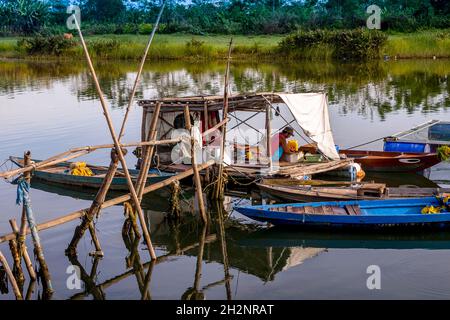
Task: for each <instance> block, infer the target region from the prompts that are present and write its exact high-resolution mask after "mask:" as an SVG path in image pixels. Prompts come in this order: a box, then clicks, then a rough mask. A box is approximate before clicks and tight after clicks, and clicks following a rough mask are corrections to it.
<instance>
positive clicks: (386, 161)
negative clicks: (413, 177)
mask: <svg viewBox="0 0 450 320" xmlns="http://www.w3.org/2000/svg"><path fill="white" fill-rule="evenodd" d="M339 153H340V154H341V155H342V154H343V155H345V156H346V157H347V158H351V159H353V160H354V161H355V162H357V163H359V164H361V165H362V167H363V170H364V171H378V172H417V171H422V170H425V169H427V168H430V167H432V166H434V165H436V164H438V163H439V162H441V160H440V159H439V157H438V155H437V154H436V153H403V152H386V151H363V150H341V151H339Z"/></svg>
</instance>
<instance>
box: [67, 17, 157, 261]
mask: <svg viewBox="0 0 450 320" xmlns="http://www.w3.org/2000/svg"><path fill="white" fill-rule="evenodd" d="M75 25H76V27H77V29H78V34H79V36H80V40H81V43H82V46H83V50H84V53H85V55H86V60H87V62H88V66H89V69H90V72H91V74H92V77H93V79H94V83H95V87H96V90H97V92H98V94H99V99H100V102H101V106H102V109H103V114H104V116H105V119H106V122H107V125H108V128H109V131H110V134H111V137H112V139H113V141H114V145H115V148H116V152H117V155H118V157H119V161H120V162H121V164H122V169H123V171H124V173H125V177H126V180H127V184H128V188H129V190H130V193H131V196H132V200H133V202H134V205H135V208H136V210H137V212H138V216H139V220H140V222H141V228H142V232H143V234H144V239H145V243H146V244H147V248H148V250H149V253H150V257H151V258H152V259H156V254H155V250H154V248H153V244H152V242H151V239H150V235H149V233H148V228H147V225H146V223H145V217H144V214H143V212H142V208H141V205H140V202H139V199H138V196H137V194H136V190H135V188H134V185H133V181H132V180H131V176H130V172H129V171H128V166H127V163H126V160H125V157H124V154H123V151H122V149H121V148H120V142H119V140H118V138H117V136H116V133H115V130H114V127H113V123H112V120H111V116H110V113H109V109H108V107H107V105H106V101H105V98H104V95H103V92H102V89H101V88H100V83H99V81H98V78H97V74H96V72H95V69H94V66H93V64H92V60H91V57H90V55H89V51H88V48H87V46H86V42H85V41H84V37H83V33H82V32H81V29H80V26H79V24H78V20H77V19H76V18H75Z"/></svg>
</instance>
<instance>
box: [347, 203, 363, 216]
mask: <svg viewBox="0 0 450 320" xmlns="http://www.w3.org/2000/svg"><path fill="white" fill-rule="evenodd" d="M345 210H347V214H348V215H349V216H359V215H361V208H360V207H359V206H358V205H356V206H349V205H347V206H345Z"/></svg>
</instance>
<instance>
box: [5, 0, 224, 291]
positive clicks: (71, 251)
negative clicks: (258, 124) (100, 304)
mask: <svg viewBox="0 0 450 320" xmlns="http://www.w3.org/2000/svg"><path fill="white" fill-rule="evenodd" d="M165 4H166V2H165V1H164V2H163V5H162V7H161V11H160V13H159V15H158V19H157V22H156V24H155V27H154V29H153V32H152V34H151V36H150V39H149V41H148V44H147V47H146V49H145V53H144V56H143V57H142V60H141V63H140V66H139V70H138V74H137V76H136V80H135V82H134V86H133V90H132V93H131V95H130V99H129V102H128V106H127V109H126V113H125V116H124V119H123V122H122V127H121V130H120V133H119V135H118V136H117V135H116V132H115V129H114V127H113V124H112V120H111V116H110V113H109V109H108V107H107V103H106V101H105V98H104V94H103V92H102V89H101V87H100V84H99V81H98V77H97V74H96V72H95V69H94V66H93V63H92V60H91V57H90V54H89V51H88V48H87V45H86V42H85V40H84V37H83V34H82V32H81V29H80V25H79V23H78V20H77V18H76V17H75V19H74V21H75V25H76V28H77V31H78V33H79V36H80V40H81V44H82V47H83V51H84V53H85V56H86V60H87V63H88V67H89V70H90V72H91V75H92V77H93V79H94V84H95V88H96V91H97V93H98V95H99V99H100V103H101V106H102V110H103V114H104V116H105V119H106V122H107V125H108V129H109V131H110V134H111V137H112V140H113V144H112V145H103V146H96V147H85V148H78V149H74V150H69V151H67V152H65V153H62V154H59V155H56V156H54V157H51V158H49V159H47V160H45V161H43V162H42V163H38V164H34V163H32V162H31V156H30V153H27V154H25V157H24V166H23V168H22V169H18V170H15V171H11V172H8V173H6V174H2V175H0V177H11V176H14V175H16V174H24V178H25V179H26V180H27V182H28V183H29V182H30V178H31V174H30V171H31V170H33V169H37V168H44V167H48V166H51V165H54V164H56V163H60V162H63V161H68V160H70V159H74V158H77V157H80V156H83V155H86V154H88V153H90V152H92V151H93V150H96V149H100V148H108V147H113V149H112V150H111V163H110V165H109V169H108V172H107V174H106V176H105V178H104V180H103V183H102V186H101V187H100V189H99V191H98V193H97V195H96V197H95V199H94V201H93V203H92V205H91V206H90V208H89V209H87V210H80V211H78V212H75V213H73V214H71V215H68V216H66V217H62V218H59V219H55V220H54V221H50V222H48V223H45V224H43V225H35V224H34V222H33V225H31V223H30V221H28V222H29V224H30V228H29V229H27V227H26V220H27V216H26V214H25V209H24V210H23V214H22V219H21V226H20V229H19V228H18V226H17V223H16V222H15V221H14V220H11V221H10V224H11V227H12V229H13V233H12V234H9V235H5V236H2V237H0V243H1V242H3V241H10V248H11V252H12V254H13V259H14V269H13V270H11V269H10V268H9V266H8V263H7V261H6V259H5V258H4V256H3V254H2V253H1V252H0V263H1V264H2V265H3V266H4V268H5V271H6V273H7V276H8V278H9V280H10V282H11V283H12V285H13V290H14V293H15V295H16V298H17V299H22V298H23V297H22V293H21V288H20V287H21V286H23V282H24V276H23V271H22V269H21V263H20V262H21V258H22V257H23V259H24V261H25V264H26V267H27V269H28V272H29V275H30V279H31V280H32V283H34V281H35V280H36V279H37V276H36V273H35V272H34V269H33V266H32V263H31V259H30V257H29V255H28V252H27V250H26V247H25V244H24V241H25V238H26V235H27V233H31V234H32V235H33V242H34V246H35V251H36V253H37V256H38V259H39V263H40V266H41V273H42V277H43V279H44V281H45V284H46V286H45V287H46V294H47V295H48V296H51V294H52V293H53V289H52V286H51V280H50V274H49V271H48V267H47V264H46V262H45V259H44V255H43V250H42V247H41V246H40V243H39V241H36V238H37V240H39V238H38V236H37V231H38V230H43V229H45V228H51V227H54V226H57V225H60V224H63V223H66V222H68V221H72V220H74V219H76V218H77V217H82V222H81V224H80V225H79V226H78V227H77V228H76V229H75V232H74V236H73V238H72V240H71V242H70V244H69V246H68V248H67V249H66V254H67V255H68V256H69V257H75V256H76V254H77V251H76V248H77V245H78V243H79V241H80V240H81V238H82V237H83V235H84V234H85V232H86V230H88V229H89V232H90V234H91V237H92V240H93V243H94V245H95V250H96V251H95V253H94V255H95V256H103V251H102V249H101V246H100V242H99V240H98V238H97V235H96V232H95V227H94V224H93V220H94V218H95V217H96V216H98V215H99V213H100V211H101V209H102V208H106V207H108V206H111V205H114V204H120V203H124V202H126V201H128V200H131V201H132V203H131V206H132V211H133V213H132V214H131V215H130V218H129V219H132V220H134V221H133V223H132V225H133V226H134V228H133V229H134V233H135V235H136V237H140V233H139V231H138V230H137V227H136V226H137V224H136V221H135V215H134V212H135V213H137V217H138V218H139V221H140V225H141V229H142V233H143V236H144V240H145V243H146V245H147V248H148V250H149V254H150V257H151V260H156V259H157V257H156V254H155V250H154V248H153V244H152V241H151V239H150V234H149V230H148V227H147V224H146V220H145V217H144V214H143V211H142V208H141V202H142V198H143V195H144V194H145V193H148V192H150V191H153V190H156V189H158V188H161V187H164V186H166V185H168V183H169V180H170V181H171V182H170V183H172V182H175V181H178V180H180V179H182V178H184V177H187V176H189V175H192V174H193V175H194V182H195V186H196V193H197V197H198V202H199V209H200V213H201V217H202V220H203V223H204V224H206V223H207V222H208V216H207V213H206V210H205V205H204V200H203V190H202V186H201V179H200V171H201V170H202V169H206V168H208V167H210V166H211V165H212V164H213V162H212V161H209V162H207V163H206V164H202V165H197V159H196V148H197V141H196V140H195V138H194V132H193V128H192V124H191V123H190V116H189V114H190V111H189V106H188V105H186V106H185V109H184V115H185V119H186V129H187V130H188V131H190V134H191V139H190V140H191V157H192V170H191V173H189V171H187V172H185V173H182V174H179V175H177V176H176V177H175V178H174V179H168V180H167V182H162V183H159V184H156V185H152V186H150V187H146V182H147V178H148V172H149V169H150V166H151V159H152V157H153V153H154V149H155V146H156V145H158V144H173V143H178V142H181V141H180V140H166V141H156V138H157V124H158V120H159V115H160V111H161V104H157V105H156V107H155V110H154V112H153V118H152V121H151V125H150V130H149V132H148V136H147V141H144V142H141V143H139V144H138V145H141V146H142V147H143V158H142V163H141V168H140V172H139V175H138V177H137V181H136V184H135V185H134V184H133V181H132V178H131V175H130V173H129V170H128V167H127V163H126V160H125V154H126V150H125V149H123V148H124V147H128V146H131V145H135V144H129V145H122V144H121V142H120V139H121V138H122V136H123V134H124V132H125V125H126V122H127V119H128V115H129V112H130V110H131V107H132V105H133V102H134V98H135V95H136V91H137V86H138V84H139V82H140V78H141V75H142V72H143V68H144V64H145V61H146V59H147V56H148V52H149V50H150V47H151V44H152V41H153V38H154V35H155V33H156V30H157V28H158V25H159V21H160V19H161V16H162V13H163V11H164V7H165ZM231 44H232V43H230V51H229V55H228V65H227V75H226V81H225V82H226V84H225V87H226V89H225V103H224V120H223V121H222V122H221V123H220V124H218V125H217V126H215V127H214V128H212V129H210V130H217V129H218V128H220V127H223V128H224V129H223V130H224V131H226V124H227V122H228V118H227V116H226V115H227V111H228V78H229V69H230V54H231ZM210 130H207V132H205V133H204V134H207V133H209V131H210ZM223 143H224V142H223ZM221 147H222V148H221V151H222V152H221V155H222V157H223V152H224V145H222V146H221ZM119 163H120V164H121V166H122V169H123V173H124V175H125V178H126V181H127V186H128V189H129V191H130V194H128V195H126V196H122V197H119V198H116V199H113V200H111V201H109V202H108V205H106V202H105V200H106V195H107V193H108V191H109V189H110V186H111V184H112V181H113V178H114V177H115V175H116V173H117V170H118V167H119ZM219 172H220V173H221V174H222V173H223V165H221V170H220V171H219ZM222 183H223V181H222V178H221V176H219V180H218V182H217V184H216V187H218V186H219V185H221V184H222ZM219 189H221V188H219V187H218V188H217V190H216V192H217V193H216V194H215V195H216V197H218V196H219V194H220V193H221V192H220V190H219ZM15 241H17V243H16V242H15ZM16 278H17V279H18V282H19V284H20V287H19V285H18V284H17V282H16ZM30 287H31V288H32V286H31V285H30Z"/></svg>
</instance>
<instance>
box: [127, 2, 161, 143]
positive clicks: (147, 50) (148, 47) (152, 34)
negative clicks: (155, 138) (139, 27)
mask: <svg viewBox="0 0 450 320" xmlns="http://www.w3.org/2000/svg"><path fill="white" fill-rule="evenodd" d="M165 6H166V1H165V0H164V1H163V3H162V6H161V10H160V11H159V15H158V18H157V19H156V22H155V25H154V27H153V30H152V33H151V35H150V38H149V40H148V43H147V46H146V48H145V52H144V55H143V56H142V60H141V64H140V65H139V71H138V73H137V75H136V79H135V81H134V85H133V90H132V92H131V96H130V99H129V101H128V107H127V110H126V112H125V116H124V119H123V122H122V128H121V129H120V133H119V140H120V139H121V138H122V136H123V134H124V132H125V125H126V123H127V119H128V114H129V113H130V110H131V106H132V105H133V102H134V97H135V95H136V90H137V86H138V85H139V80H140V79H141V75H142V71H143V70H144V65H145V61H146V60H147V56H148V53H149V51H150V47H151V45H152V42H153V38H154V37H155V33H156V30H157V29H158V26H159V22H160V21H161V17H162V14H163V12H164V8H165Z"/></svg>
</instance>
